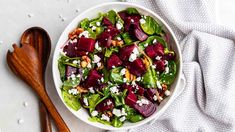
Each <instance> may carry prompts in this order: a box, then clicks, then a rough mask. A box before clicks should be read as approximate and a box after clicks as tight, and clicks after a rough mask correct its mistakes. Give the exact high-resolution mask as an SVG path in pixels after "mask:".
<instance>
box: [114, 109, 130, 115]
mask: <svg viewBox="0 0 235 132" xmlns="http://www.w3.org/2000/svg"><path fill="white" fill-rule="evenodd" d="M112 113H113V114H114V115H116V116H117V117H120V116H125V115H127V113H126V111H125V109H124V108H122V110H120V109H116V108H114V109H113V111H112Z"/></svg>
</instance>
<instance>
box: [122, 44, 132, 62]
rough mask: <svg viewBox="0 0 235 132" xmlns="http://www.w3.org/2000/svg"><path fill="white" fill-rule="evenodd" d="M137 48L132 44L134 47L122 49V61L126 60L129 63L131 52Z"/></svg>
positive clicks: (129, 46)
mask: <svg viewBox="0 0 235 132" xmlns="http://www.w3.org/2000/svg"><path fill="white" fill-rule="evenodd" d="M134 48H135V45H134V44H132V45H128V46H125V47H123V48H121V49H120V55H119V56H120V59H122V60H124V61H128V60H129V57H130V55H131V52H132V51H133V50H134Z"/></svg>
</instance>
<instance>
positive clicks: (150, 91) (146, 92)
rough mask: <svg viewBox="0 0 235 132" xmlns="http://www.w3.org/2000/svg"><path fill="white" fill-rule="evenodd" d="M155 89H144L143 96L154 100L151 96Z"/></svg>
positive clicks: (154, 93) (155, 91)
mask: <svg viewBox="0 0 235 132" xmlns="http://www.w3.org/2000/svg"><path fill="white" fill-rule="evenodd" d="M156 93H157V89H154V88H149V89H147V90H146V91H145V97H147V98H148V99H149V100H151V101H152V102H154V99H153V96H154V95H156Z"/></svg>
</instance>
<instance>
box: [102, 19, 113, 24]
mask: <svg viewBox="0 0 235 132" xmlns="http://www.w3.org/2000/svg"><path fill="white" fill-rule="evenodd" d="M102 24H103V25H104V26H112V25H113V23H112V22H111V21H110V20H109V19H108V18H107V17H104V18H103V21H102Z"/></svg>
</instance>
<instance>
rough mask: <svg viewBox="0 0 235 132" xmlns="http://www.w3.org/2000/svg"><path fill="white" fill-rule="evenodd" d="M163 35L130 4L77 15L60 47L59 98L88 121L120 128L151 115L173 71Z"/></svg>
mask: <svg viewBox="0 0 235 132" xmlns="http://www.w3.org/2000/svg"><path fill="white" fill-rule="evenodd" d="M168 43H169V34H167V33H166V32H165V31H164V30H163V28H162V26H161V25H160V24H159V23H158V22H157V21H156V20H154V18H152V17H151V16H144V15H141V14H140V12H139V11H138V10H136V9H135V8H127V9H126V10H123V11H120V12H116V11H114V10H110V11H109V12H107V13H99V15H98V17H97V18H93V19H88V18H85V19H83V20H82V21H81V22H80V23H79V24H78V27H77V28H76V29H74V30H73V31H71V32H70V33H69V35H68V41H67V42H66V43H65V44H64V45H63V47H62V48H61V55H60V58H59V60H58V69H59V71H60V78H61V81H62V82H63V83H62V86H61V92H62V96H63V100H64V102H65V103H66V105H67V106H68V107H70V108H71V109H73V110H74V111H78V110H79V109H81V107H83V109H86V110H87V112H88V113H89V115H90V118H89V120H90V121H93V122H100V123H103V124H105V125H111V126H114V127H121V126H122V125H123V124H124V123H125V122H131V123H135V122H139V121H141V120H144V119H145V118H147V117H149V116H151V115H152V114H153V113H154V112H155V111H156V109H157V106H158V105H159V104H160V103H161V101H162V100H164V98H166V97H167V96H170V94H171V92H170V86H171V84H172V83H173V82H174V80H175V77H176V73H177V59H176V54H175V52H174V51H173V50H172V49H170V48H169V47H168Z"/></svg>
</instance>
